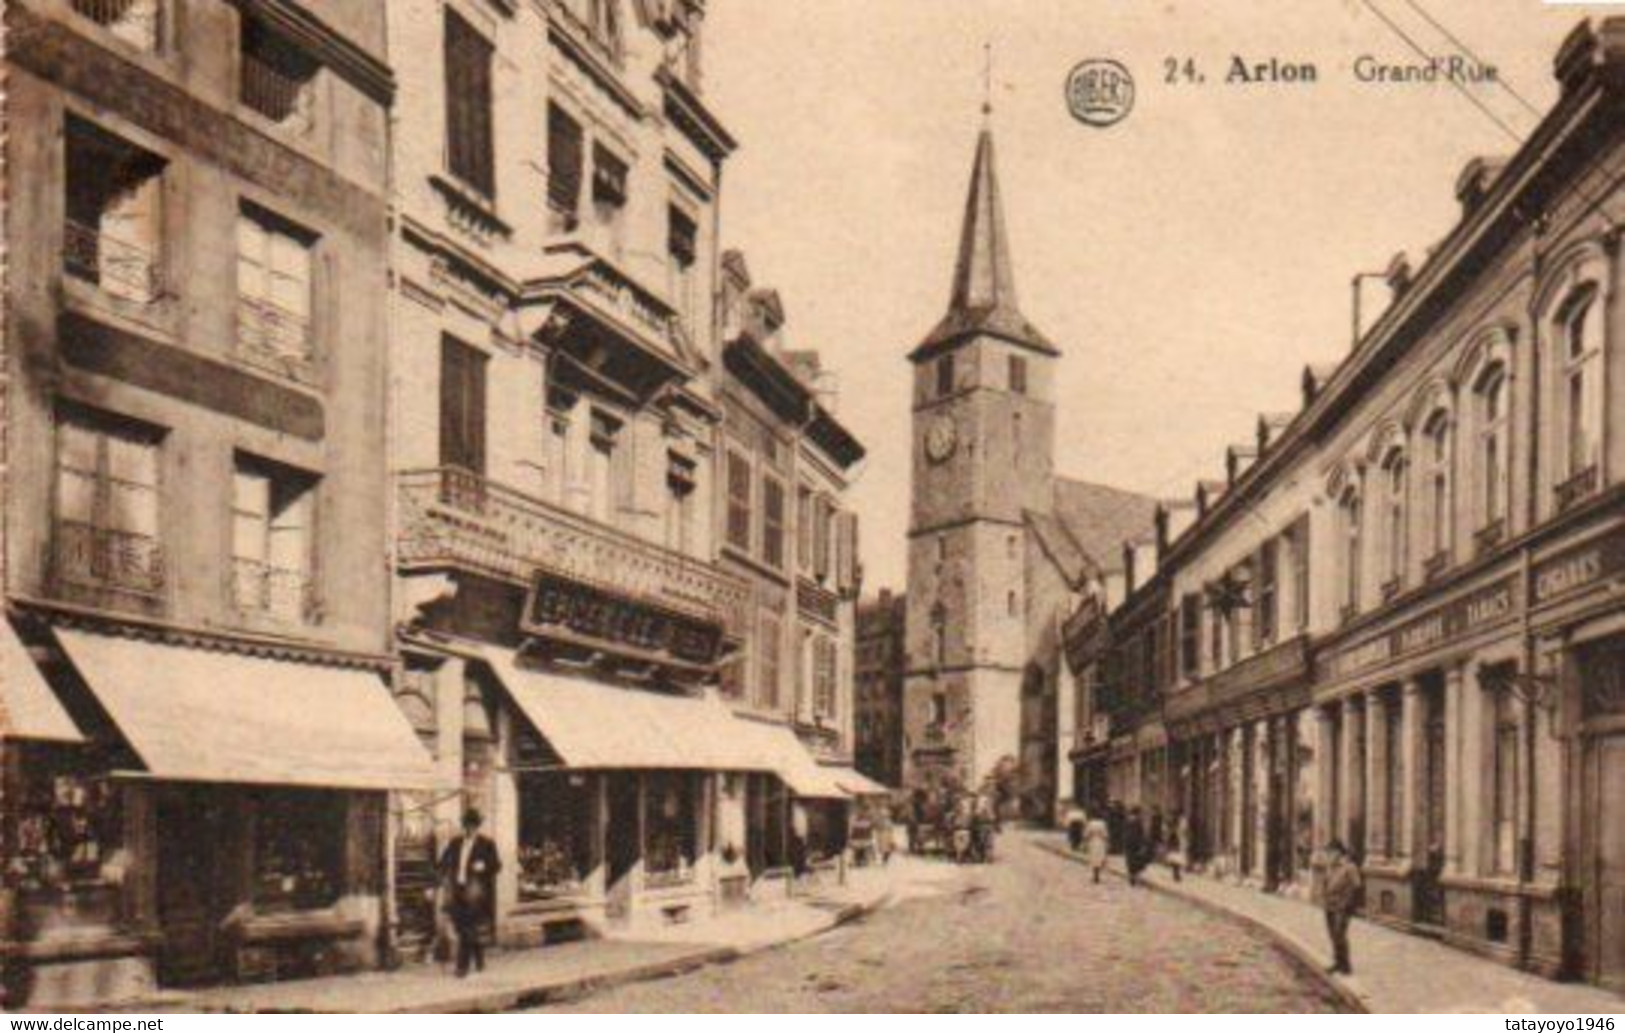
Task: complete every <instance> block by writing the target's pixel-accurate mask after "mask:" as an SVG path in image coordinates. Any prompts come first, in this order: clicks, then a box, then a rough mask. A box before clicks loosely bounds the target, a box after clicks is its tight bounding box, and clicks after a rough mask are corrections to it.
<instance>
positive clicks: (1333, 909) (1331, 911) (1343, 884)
mask: <svg viewBox="0 0 1625 1033" xmlns="http://www.w3.org/2000/svg"><path fill="white" fill-rule="evenodd" d="M1361 889H1362V883H1361V878H1360V869H1359V868H1358V867H1356V866H1355V864H1354V862H1353V860H1351V859H1350V858H1349V855H1348V852H1347V851H1346V850H1344V849H1343V844H1342V842H1341V841H1340V840H1336V839H1334V840H1332V841H1331V842H1330V843H1328V844H1327V845H1326V884H1325V888H1324V890H1323V891H1322V896H1323V900H1322V904H1323V906H1324V907H1325V908H1326V932H1327V933H1328V934H1329V935H1330V936H1331V939H1332V958H1333V962H1332V966H1331V968H1330V969H1329V970H1328V971H1331V972H1338V973H1341V974H1343V975H1345V976H1347V975H1353V974H1354V966H1353V965H1351V964H1350V963H1349V922H1350V920H1351V919H1353V918H1354V911H1355V909H1356V908H1358V907H1359V906H1360V891H1361Z"/></svg>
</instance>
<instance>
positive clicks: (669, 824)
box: [643, 773, 697, 884]
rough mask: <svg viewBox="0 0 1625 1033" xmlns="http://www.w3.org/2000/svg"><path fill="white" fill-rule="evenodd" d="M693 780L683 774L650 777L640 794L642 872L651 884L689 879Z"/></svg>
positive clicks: (692, 848)
mask: <svg viewBox="0 0 1625 1033" xmlns="http://www.w3.org/2000/svg"><path fill="white" fill-rule="evenodd" d="M696 795H697V786H696V782H695V779H694V778H693V776H691V775H687V774H675V773H663V774H656V775H650V776H649V777H648V779H647V780H646V782H645V792H644V803H643V806H644V814H643V827H644V837H645V844H644V854H643V857H644V868H645V870H646V871H647V873H648V876H649V881H650V882H651V883H653V884H661V883H675V882H685V881H687V880H688V879H690V878H692V877H693V874H694V858H695V854H696V849H695V848H696V845H697V844H696V835H695V833H696V831H697V826H696V823H695V820H694V804H695V797H696Z"/></svg>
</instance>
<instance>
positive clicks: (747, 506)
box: [727, 448, 751, 552]
mask: <svg viewBox="0 0 1625 1033" xmlns="http://www.w3.org/2000/svg"><path fill="white" fill-rule="evenodd" d="M727 466H728V525H727V530H728V544H729V545H731V546H733V547H734V548H736V549H739V550H741V551H743V552H749V551H750V541H751V468H750V459H749V458H747V457H746V456H745V454H744V453H743V452H739V451H736V450H735V449H732V448H730V449H729V450H728V463H727Z"/></svg>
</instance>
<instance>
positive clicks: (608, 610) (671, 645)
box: [520, 572, 722, 665]
mask: <svg viewBox="0 0 1625 1033" xmlns="http://www.w3.org/2000/svg"><path fill="white" fill-rule="evenodd" d="M561 628H562V629H564V630H566V631H569V632H570V633H572V634H573V635H576V636H578V637H581V638H586V639H591V640H593V641H595V642H601V643H603V644H604V645H605V646H607V647H614V646H623V647H631V648H633V649H635V650H638V651H639V652H642V653H664V654H667V655H669V656H671V657H673V658H675V659H677V660H681V661H684V662H686V663H691V664H700V665H710V664H714V663H716V661H717V659H718V657H719V656H720V654H721V649H722V628H721V626H720V625H718V624H713V623H709V622H706V621H702V620H698V619H696V618H693V617H684V616H679V615H677V614H674V613H670V612H668V611H666V610H662V609H659V608H657V607H654V606H650V605H647V604H645V603H641V602H638V601H636V600H633V599H627V598H625V597H622V596H617V595H612V594H610V593H608V592H605V591H603V590H602V589H598V588H594V587H592V586H590V585H584V584H581V583H579V582H576V581H571V580H568V579H566V578H562V577H559V576H558V575H557V574H552V573H547V572H539V573H538V574H537V575H536V577H535V580H534V581H532V583H531V591H530V598H529V599H528V600H526V603H525V616H524V619H523V621H521V625H520V630H521V631H523V632H525V633H526V634H531V635H546V634H547V633H548V632H550V631H557V630H559V629H561Z"/></svg>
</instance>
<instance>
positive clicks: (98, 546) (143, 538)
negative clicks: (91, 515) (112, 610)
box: [51, 520, 164, 595]
mask: <svg viewBox="0 0 1625 1033" xmlns="http://www.w3.org/2000/svg"><path fill="white" fill-rule="evenodd" d="M51 552H52V557H51V558H52V567H51V570H52V576H53V577H54V579H55V580H56V581H57V582H59V583H61V584H68V585H78V586H82V587H89V588H111V589H117V590H121V591H126V592H135V593H137V594H140V595H157V594H158V593H159V592H161V591H163V588H164V553H163V547H162V546H161V545H159V543H158V540H157V539H156V538H153V537H150V536H148V535H142V534H133V533H130V532H128V531H118V530H114V529H112V528H107V527H95V526H93V525H91V524H82V523H79V522H77V521H73V520H58V521H57V522H56V530H55V534H54V535H53V537H52V542H51Z"/></svg>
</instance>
